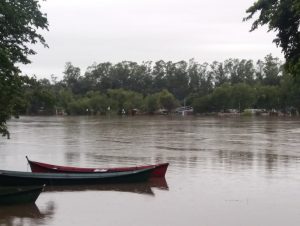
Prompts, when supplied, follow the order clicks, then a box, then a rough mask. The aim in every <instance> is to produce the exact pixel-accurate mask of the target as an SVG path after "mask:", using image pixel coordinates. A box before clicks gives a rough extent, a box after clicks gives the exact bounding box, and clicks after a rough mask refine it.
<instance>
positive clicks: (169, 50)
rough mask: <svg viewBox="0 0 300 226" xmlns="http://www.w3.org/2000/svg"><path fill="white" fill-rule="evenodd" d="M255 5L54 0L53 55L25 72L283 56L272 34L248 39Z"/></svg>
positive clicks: (49, 6)
mask: <svg viewBox="0 0 300 226" xmlns="http://www.w3.org/2000/svg"><path fill="white" fill-rule="evenodd" d="M252 3H253V0H243V1H240V0H228V1H220V0H218V1H217V0H210V1H207V0H176V1H174V0H85V1H82V0H72V1H60V0H48V1H46V2H42V3H41V4H42V10H43V11H44V12H46V13H47V15H48V19H49V24H50V27H49V28H50V31H49V32H43V34H44V37H45V38H46V40H47V43H48V44H49V46H50V48H49V49H44V48H42V47H41V46H35V47H34V48H35V50H36V51H37V52H38V54H37V55H35V56H33V57H31V60H32V61H33V63H32V64H31V65H26V66H22V67H21V69H22V70H23V72H24V73H28V74H36V75H37V76H38V77H49V76H50V75H51V74H55V75H56V76H58V77H60V78H61V77H62V71H63V69H64V64H65V62H67V61H71V62H72V63H73V64H74V65H76V66H79V67H81V69H82V70H83V71H84V70H85V69H86V67H87V66H90V65H91V64H92V63H93V62H104V61H111V62H118V61H122V60H132V61H137V62H141V61H147V60H152V61H156V60H160V59H164V60H172V61H176V60H188V59H190V58H195V59H196V60H197V61H200V62H203V61H208V62H211V61H213V60H224V59H227V58H230V57H234V58H247V59H254V60H257V59H261V58H263V57H264V56H265V55H267V54H268V53H272V54H273V55H275V56H278V57H282V54H281V53H280V50H279V49H277V48H276V46H275V44H273V43H272V39H273V38H274V37H275V35H274V34H273V33H267V32H266V28H262V29H259V30H258V31H256V32H253V33H249V29H250V23H244V22H242V18H243V17H244V16H245V10H246V8H247V7H249V6H250V5H251V4H252Z"/></svg>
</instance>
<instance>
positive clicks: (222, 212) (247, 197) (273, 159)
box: [0, 116, 300, 226]
mask: <svg viewBox="0 0 300 226" xmlns="http://www.w3.org/2000/svg"><path fill="white" fill-rule="evenodd" d="M9 128H10V130H11V137H12V139H11V140H6V139H1V140H0V166H1V167H0V168H2V169H8V170H25V171H29V167H28V165H27V162H26V159H25V156H26V155H28V156H29V157H30V158H31V159H34V160H36V161H41V162H49V163H53V164H56V165H71V166H80V167H118V166H135V165H143V164H154V163H158V162H169V163H170V166H169V169H168V171H167V175H166V179H167V181H168V183H166V181H165V180H160V181H154V182H153V181H151V182H149V183H143V184H135V185H126V184H125V185H118V186H110V185H105V186H92V187H85V186H80V187H72V188H70V187H69V188H68V187H57V188H47V191H46V192H44V193H42V195H41V197H40V198H39V199H38V201H37V206H38V207H39V209H40V212H41V213H42V214H45V212H47V211H46V210H47V205H48V204H47V203H52V204H53V212H52V214H49V215H48V217H47V216H46V215H44V217H43V216H41V217H38V218H30V217H22V216H15V217H13V218H11V219H13V222H15V223H14V225H22V224H20V223H18V222H21V221H22V219H23V221H24V219H25V221H26V222H29V221H28V219H31V220H32V222H31V223H32V225H42V224H43V225H64V226H77V225H78V226H79V225H89V226H90V225H91V226H94V225H95V226H96V225H106V226H110V225H112V226H118V225H122V226H140V225H144V226H153V225H164V226H171V225H172V226H181V225H192V226H193V225H195V226H199V225H200V226H219V225H225V226H227V225H228V226H240V225H243V226H253V225H255V226H256V225H272V226H282V225H288V226H298V225H299V221H300V189H299V187H300V139H299V137H300V120H299V118H269V117H266V118H263V117H260V118H255V117H254V118H251V117H249V118H218V117H203V118H202V117H164V116H163V117H122V118H107V117H23V118H21V119H20V120H13V121H11V122H10V123H9ZM75 207H76V208H75ZM29 209H30V208H29ZM17 212H18V211H17ZM32 212H34V211H32ZM100 213H101V214H100ZM116 213H117V215H118V217H116ZM154 216H155V217H154ZM73 218H74V220H70V219H73ZM0 219H1V220H2V215H1V218H0ZM3 219H4V218H3ZM5 219H8V218H5ZM38 219H39V220H40V221H38ZM0 222H1V221H0ZM1 223H2V222H1ZM2 224H3V223H2ZM26 224H27V225H30V223H26ZM26 224H25V225H26ZM7 225H9V224H7Z"/></svg>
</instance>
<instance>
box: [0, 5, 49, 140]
mask: <svg viewBox="0 0 300 226" xmlns="http://www.w3.org/2000/svg"><path fill="white" fill-rule="evenodd" d="M38 29H48V22H47V18H46V16H45V15H44V14H42V12H41V11H40V5H39V3H38V1H36V0H26V1H19V0H6V1H4V0H2V1H0V134H2V135H3V136H6V135H7V136H8V137H9V132H8V130H7V127H6V121H7V120H8V119H9V117H10V116H11V115H12V114H15V115H17V113H18V108H19V107H20V103H19V101H18V100H19V99H20V95H21V88H22V86H23V85H24V84H25V82H26V80H27V78H26V77H22V76H20V75H19V72H20V70H19V68H18V67H17V66H16V65H17V64H18V63H21V64H28V63H30V60H29V59H28V56H29V55H33V54H35V51H34V50H33V49H32V48H31V47H30V46H31V45H32V44H36V43H37V42H40V43H41V44H42V45H44V46H47V45H46V43H45V40H44V38H43V37H42V35H40V34H38V32H37V30H38Z"/></svg>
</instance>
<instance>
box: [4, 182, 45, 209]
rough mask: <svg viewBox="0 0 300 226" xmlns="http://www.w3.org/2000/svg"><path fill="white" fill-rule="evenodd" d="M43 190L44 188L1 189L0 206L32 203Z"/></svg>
mask: <svg viewBox="0 0 300 226" xmlns="http://www.w3.org/2000/svg"><path fill="white" fill-rule="evenodd" d="M43 189H44V186H38V187H26V188H22V187H13V188H1V189H0V205H13V204H22V203H34V202H35V201H36V200H37V198H38V197H39V195H40V193H41V192H42V191H43Z"/></svg>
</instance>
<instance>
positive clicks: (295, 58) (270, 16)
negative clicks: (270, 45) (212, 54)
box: [244, 0, 300, 79]
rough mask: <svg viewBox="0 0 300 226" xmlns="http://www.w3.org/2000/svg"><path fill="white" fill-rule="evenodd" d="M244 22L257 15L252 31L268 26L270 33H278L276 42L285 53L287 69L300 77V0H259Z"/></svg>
mask: <svg viewBox="0 0 300 226" xmlns="http://www.w3.org/2000/svg"><path fill="white" fill-rule="evenodd" d="M246 12H247V13H248V14H249V15H248V16H247V17H246V18H244V20H250V19H252V18H253V16H254V15H255V14H256V13H259V16H258V18H257V19H255V20H254V22H253V24H252V28H251V31H254V30H256V29H257V28H258V27H259V26H263V25H268V27H269V31H271V30H273V31H275V32H276V33H277V37H276V38H275V39H274V42H275V43H276V45H277V46H280V47H281V48H282V51H283V52H284V55H285V58H286V61H287V68H288V69H289V71H290V72H291V73H292V74H294V76H296V77H298V79H299V77H300V76H299V75H300V30H299V25H300V3H299V0H258V1H256V2H255V3H254V4H253V5H252V6H251V7H250V8H249V9H248V10H247V11H246Z"/></svg>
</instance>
